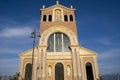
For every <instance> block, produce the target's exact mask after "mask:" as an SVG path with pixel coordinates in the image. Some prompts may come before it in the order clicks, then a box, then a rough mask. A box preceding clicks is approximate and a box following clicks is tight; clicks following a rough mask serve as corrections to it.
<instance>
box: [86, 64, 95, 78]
mask: <svg viewBox="0 0 120 80" xmlns="http://www.w3.org/2000/svg"><path fill="white" fill-rule="evenodd" d="M86 76H87V80H94V77H93V70H92V64H91V63H90V62H87V63H86Z"/></svg>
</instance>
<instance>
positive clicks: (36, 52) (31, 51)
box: [19, 48, 38, 57]
mask: <svg viewBox="0 0 120 80" xmlns="http://www.w3.org/2000/svg"><path fill="white" fill-rule="evenodd" d="M32 53H33V49H30V50H27V51H25V52H22V53H21V54H20V55H19V56H20V57H32ZM37 55H38V50H37V48H34V56H37Z"/></svg>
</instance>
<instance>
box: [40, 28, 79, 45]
mask: <svg viewBox="0 0 120 80" xmlns="http://www.w3.org/2000/svg"><path fill="white" fill-rule="evenodd" d="M56 32H61V33H64V34H66V35H67V36H68V38H69V40H70V45H78V39H77V36H76V35H75V33H74V32H73V31H71V30H70V29H68V28H66V27H64V26H53V27H50V28H48V29H47V30H46V31H44V32H43V33H42V35H41V38H40V42H39V45H47V43H48V38H49V36H50V35H52V34H53V33H56Z"/></svg>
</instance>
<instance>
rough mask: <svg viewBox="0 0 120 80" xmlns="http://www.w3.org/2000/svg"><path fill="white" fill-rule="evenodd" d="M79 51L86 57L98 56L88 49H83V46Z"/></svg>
mask: <svg viewBox="0 0 120 80" xmlns="http://www.w3.org/2000/svg"><path fill="white" fill-rule="evenodd" d="M79 51H80V53H79V54H80V55H85V56H90V55H94V56H96V55H97V53H96V52H94V51H92V50H89V49H87V48H84V47H81V46H80V48H79Z"/></svg>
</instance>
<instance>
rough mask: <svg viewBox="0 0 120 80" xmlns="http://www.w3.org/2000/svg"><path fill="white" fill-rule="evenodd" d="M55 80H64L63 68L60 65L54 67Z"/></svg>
mask: <svg viewBox="0 0 120 80" xmlns="http://www.w3.org/2000/svg"><path fill="white" fill-rule="evenodd" d="M55 80H64V66H63V64H62V63H57V64H56V65H55Z"/></svg>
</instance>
